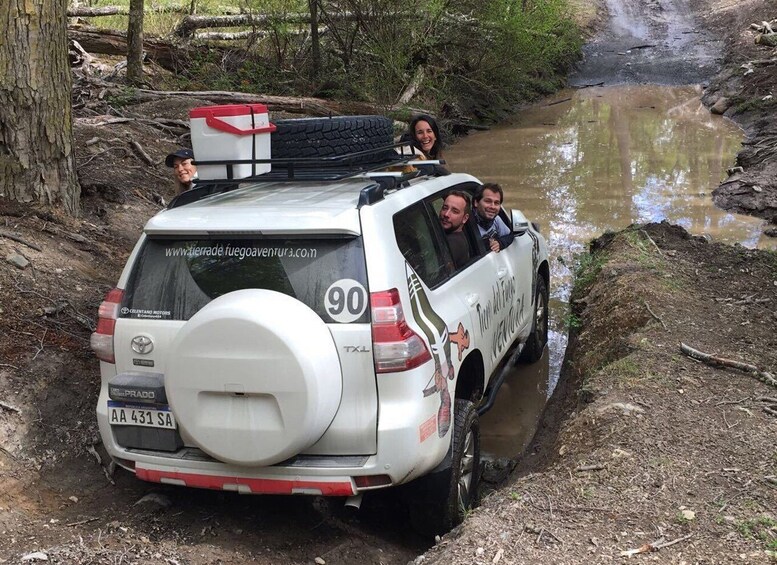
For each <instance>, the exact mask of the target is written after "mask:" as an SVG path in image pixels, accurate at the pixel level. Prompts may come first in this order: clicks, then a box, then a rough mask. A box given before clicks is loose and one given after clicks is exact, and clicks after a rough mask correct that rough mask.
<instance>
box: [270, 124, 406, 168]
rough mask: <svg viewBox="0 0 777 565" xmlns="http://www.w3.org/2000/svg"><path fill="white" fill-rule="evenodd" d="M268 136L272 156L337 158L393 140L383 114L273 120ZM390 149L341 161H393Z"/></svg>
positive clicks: (390, 129) (346, 162)
mask: <svg viewBox="0 0 777 565" xmlns="http://www.w3.org/2000/svg"><path fill="white" fill-rule="evenodd" d="M273 123H274V124H275V126H276V128H277V129H276V130H275V132H273V134H272V135H271V137H270V145H271V149H270V153H271V155H272V158H273V159H301V158H322V157H338V156H341V155H346V154H348V153H355V152H357V151H364V150H366V149H378V148H381V147H387V146H390V145H392V144H393V143H394V123H393V122H392V120H390V119H389V118H387V117H385V116H332V117H330V118H300V119H293V120H278V121H276V122H273ZM396 158H397V154H396V152H395V151H394V150H393V149H386V150H384V151H378V152H376V153H371V154H369V155H363V156H361V157H354V158H348V159H347V160H344V162H343V164H345V165H349V164H355V163H373V162H382V161H385V160H393V159H396Z"/></svg>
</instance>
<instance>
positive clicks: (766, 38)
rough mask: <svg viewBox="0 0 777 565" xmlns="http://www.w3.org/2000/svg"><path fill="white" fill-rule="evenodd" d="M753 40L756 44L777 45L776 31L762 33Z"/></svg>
mask: <svg viewBox="0 0 777 565" xmlns="http://www.w3.org/2000/svg"><path fill="white" fill-rule="evenodd" d="M755 42H756V44H758V45H766V46H768V47H777V33H762V34H760V35H759V36H757V37H756V38H755Z"/></svg>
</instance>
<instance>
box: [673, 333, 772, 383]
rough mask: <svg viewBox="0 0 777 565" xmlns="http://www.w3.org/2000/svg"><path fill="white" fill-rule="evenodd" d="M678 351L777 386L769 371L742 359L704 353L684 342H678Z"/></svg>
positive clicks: (709, 363) (713, 365) (692, 357)
mask: <svg viewBox="0 0 777 565" xmlns="http://www.w3.org/2000/svg"><path fill="white" fill-rule="evenodd" d="M680 351H682V352H683V353H684V354H685V355H687V356H688V357H690V358H691V359H696V360H697V361H701V362H702V363H704V364H706V365H710V366H711V367H730V368H732V369H738V370H739V371H743V372H745V373H748V374H749V375H751V376H752V377H753V378H755V379H757V380H759V381H761V382H762V383H764V384H767V385H769V386H773V387H776V388H777V379H775V378H774V376H773V375H772V374H771V373H767V372H766V371H761V370H760V369H759V368H758V367H756V366H755V365H751V364H750V363H743V362H742V361H734V360H733V359H725V358H723V357H716V356H714V355H710V354H709V353H704V352H703V351H699V350H698V349H694V348H693V347H691V346H689V345H686V344H684V343H680Z"/></svg>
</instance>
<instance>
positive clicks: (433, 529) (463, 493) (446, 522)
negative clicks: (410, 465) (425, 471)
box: [410, 399, 480, 536]
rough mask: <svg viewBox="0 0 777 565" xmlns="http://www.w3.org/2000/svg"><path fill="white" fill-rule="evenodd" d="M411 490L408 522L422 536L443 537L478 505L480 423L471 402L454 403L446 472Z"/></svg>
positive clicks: (426, 480) (422, 479) (429, 477)
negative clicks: (449, 453)
mask: <svg viewBox="0 0 777 565" xmlns="http://www.w3.org/2000/svg"><path fill="white" fill-rule="evenodd" d="M415 486H416V488H415V489H414V490H413V493H412V499H411V503H410V511H411V515H410V519H411V523H412V525H413V527H414V529H415V530H416V531H418V532H419V533H421V534H423V535H430V536H432V535H438V534H439V535H442V534H444V533H445V532H447V531H449V530H450V529H451V528H453V527H455V526H457V525H459V524H461V522H462V521H464V518H465V517H466V515H467V513H468V512H469V511H470V510H472V509H473V508H475V507H476V506H477V505H478V503H479V502H480V493H479V488H480V421H479V419H478V414H477V411H476V410H475V406H474V404H472V402H471V401H469V400H463V399H457V400H456V404H455V421H454V430H453V444H452V446H451V465H450V468H448V469H445V470H444V471H441V472H440V473H438V474H434V475H429V476H427V477H423V478H421V479H419V480H418V481H416V485H415Z"/></svg>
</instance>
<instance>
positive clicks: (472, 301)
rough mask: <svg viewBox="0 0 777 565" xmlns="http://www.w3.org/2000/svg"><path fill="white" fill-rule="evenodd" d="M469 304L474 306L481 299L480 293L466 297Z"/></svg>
mask: <svg viewBox="0 0 777 565" xmlns="http://www.w3.org/2000/svg"><path fill="white" fill-rule="evenodd" d="M465 300H466V301H467V305H468V306H474V305H475V304H477V303H478V301H479V300H480V295H479V294H477V293H474V292H473V293H472V294H468V295H467V296H466V298H465Z"/></svg>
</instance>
